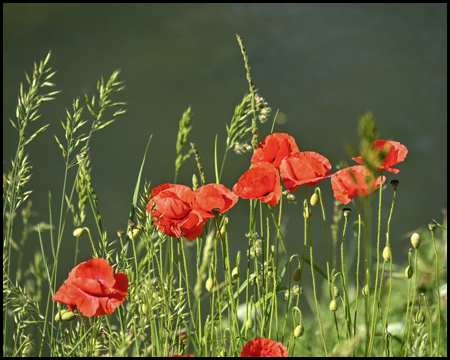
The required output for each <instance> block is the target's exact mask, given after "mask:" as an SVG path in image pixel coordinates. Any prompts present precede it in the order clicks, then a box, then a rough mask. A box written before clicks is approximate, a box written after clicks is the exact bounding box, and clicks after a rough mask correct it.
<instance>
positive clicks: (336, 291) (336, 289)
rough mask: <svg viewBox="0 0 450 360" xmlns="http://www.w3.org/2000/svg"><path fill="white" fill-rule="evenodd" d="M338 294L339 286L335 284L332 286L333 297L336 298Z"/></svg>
mask: <svg viewBox="0 0 450 360" xmlns="http://www.w3.org/2000/svg"><path fill="white" fill-rule="evenodd" d="M340 294H341V293H340V291H339V288H338V287H337V286H333V297H334V298H337V297H339V295H340Z"/></svg>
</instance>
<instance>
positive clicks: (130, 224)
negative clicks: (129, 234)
mask: <svg viewBox="0 0 450 360" xmlns="http://www.w3.org/2000/svg"><path fill="white" fill-rule="evenodd" d="M128 226H129V227H130V228H134V227H135V226H136V221H133V220H130V221H128Z"/></svg>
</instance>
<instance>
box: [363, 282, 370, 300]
mask: <svg viewBox="0 0 450 360" xmlns="http://www.w3.org/2000/svg"><path fill="white" fill-rule="evenodd" d="M362 294H363V295H364V296H365V297H369V295H370V287H369V285H368V284H366V285H365V286H364V287H363V288H362Z"/></svg>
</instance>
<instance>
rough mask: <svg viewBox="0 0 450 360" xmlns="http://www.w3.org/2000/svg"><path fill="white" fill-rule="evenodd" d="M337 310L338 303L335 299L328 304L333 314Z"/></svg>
mask: <svg viewBox="0 0 450 360" xmlns="http://www.w3.org/2000/svg"><path fill="white" fill-rule="evenodd" d="M337 309H338V303H337V301H336V300H335V299H333V300H331V302H330V310H331V311H333V312H335V311H336V310H337Z"/></svg>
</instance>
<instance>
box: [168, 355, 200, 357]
mask: <svg viewBox="0 0 450 360" xmlns="http://www.w3.org/2000/svg"><path fill="white" fill-rule="evenodd" d="M167 357H194V355H191V354H187V355H171V356H167Z"/></svg>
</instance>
